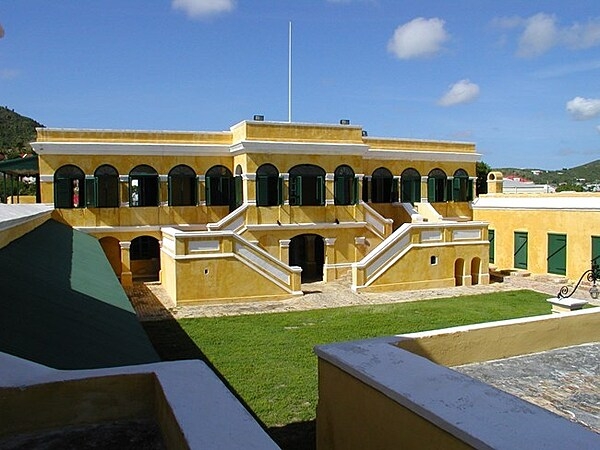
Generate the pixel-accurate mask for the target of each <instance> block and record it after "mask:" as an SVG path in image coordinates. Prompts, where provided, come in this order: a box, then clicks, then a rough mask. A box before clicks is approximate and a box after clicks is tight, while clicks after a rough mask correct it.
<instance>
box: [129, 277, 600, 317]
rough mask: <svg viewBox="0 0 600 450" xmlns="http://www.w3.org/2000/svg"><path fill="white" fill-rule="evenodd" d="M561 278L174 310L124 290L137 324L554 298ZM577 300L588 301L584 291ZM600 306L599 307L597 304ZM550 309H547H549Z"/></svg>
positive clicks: (144, 289)
mask: <svg viewBox="0 0 600 450" xmlns="http://www.w3.org/2000/svg"><path fill="white" fill-rule="evenodd" d="M563 281H564V280H563V279H562V278H548V277H545V278H533V277H506V278H505V281H504V282H502V283H491V284H489V285H475V286H457V287H451V288H439V289H422V290H414V291H393V292H383V293H361V294H357V293H355V292H352V290H351V289H350V288H349V284H350V283H349V282H348V281H347V280H345V279H342V280H340V281H334V282H329V283H324V282H316V283H308V284H303V285H302V288H303V290H304V295H303V296H299V297H291V298H289V299H284V300H274V301H269V300H267V301H265V300H260V301H253V302H252V301H243V302H242V301H240V302H229V303H219V304H197V305H185V306H175V303H174V302H173V301H172V300H171V298H170V297H169V295H168V294H167V293H166V291H165V290H164V289H163V288H162V286H161V285H160V284H157V283H144V284H135V285H134V286H133V287H132V288H129V289H127V294H128V295H129V297H130V299H131V300H132V303H133V305H134V307H135V309H136V311H137V313H138V316H139V318H140V320H162V319H166V318H175V319H181V318H186V317H216V316H231V315H242V314H264V313H275V312H290V311H302V310H308V309H324V308H338V307H342V306H356V305H377V304H386V303H397V302H407V301H416V300H427V299H433V298H445V297H458V296H462V295H473V294H487V293H493V292H500V291H511V290H517V289H530V290H534V291H539V292H544V293H547V294H548V296H549V297H550V296H555V295H556V293H557V292H558V290H559V289H560V287H561V286H562V284H561V283H562V282H563ZM577 296H578V298H584V299H589V295H587V292H586V291H585V290H584V289H581V292H578V293H577ZM598 304H600V303H598ZM549 308H550V306H549Z"/></svg>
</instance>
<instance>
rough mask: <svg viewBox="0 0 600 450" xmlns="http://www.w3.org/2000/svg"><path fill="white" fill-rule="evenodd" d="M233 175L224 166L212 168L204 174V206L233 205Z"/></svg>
mask: <svg viewBox="0 0 600 450" xmlns="http://www.w3.org/2000/svg"><path fill="white" fill-rule="evenodd" d="M233 188H234V186H233V175H232V173H231V171H230V170H229V169H228V168H227V167H225V166H213V167H211V168H210V169H208V171H207V172H206V186H205V189H206V204H207V205H208V206H232V205H233V204H234V201H235V198H234V191H233Z"/></svg>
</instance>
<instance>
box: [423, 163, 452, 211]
mask: <svg viewBox="0 0 600 450" xmlns="http://www.w3.org/2000/svg"><path fill="white" fill-rule="evenodd" d="M447 181H448V177H447V176H446V172H444V171H443V170H442V169H433V170H432V171H431V172H429V176H428V178H427V199H428V201H429V203H440V202H445V201H446V200H447V198H448V197H447V187H446V183H447Z"/></svg>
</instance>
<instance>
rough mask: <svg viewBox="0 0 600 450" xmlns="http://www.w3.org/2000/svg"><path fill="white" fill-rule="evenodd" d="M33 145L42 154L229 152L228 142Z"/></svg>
mask: <svg viewBox="0 0 600 450" xmlns="http://www.w3.org/2000/svg"><path fill="white" fill-rule="evenodd" d="M124 139H126V137H125V138H124ZM31 147H32V148H33V149H34V150H35V152H36V153H38V154H40V155H128V156H129V155H159V156H198V155H201V156H223V155H228V154H229V145H227V144H221V145H217V144H164V143H160V144H153V143H134V142H123V143H118V142H32V143H31Z"/></svg>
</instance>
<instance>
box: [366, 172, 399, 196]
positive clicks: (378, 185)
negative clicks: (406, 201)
mask: <svg viewBox="0 0 600 450" xmlns="http://www.w3.org/2000/svg"><path fill="white" fill-rule="evenodd" d="M371 201H372V202H373V203H392V202H397V201H398V184H397V183H396V181H395V180H394V177H393V175H392V172H390V171H389V170H388V169H386V168H385V167H379V168H378V169H375V170H374V171H373V174H372V175H371Z"/></svg>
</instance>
